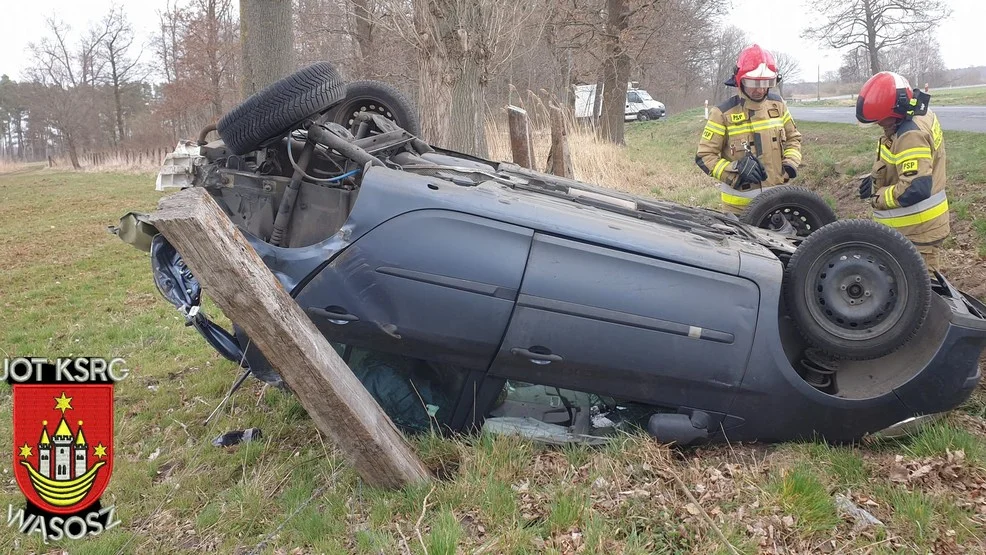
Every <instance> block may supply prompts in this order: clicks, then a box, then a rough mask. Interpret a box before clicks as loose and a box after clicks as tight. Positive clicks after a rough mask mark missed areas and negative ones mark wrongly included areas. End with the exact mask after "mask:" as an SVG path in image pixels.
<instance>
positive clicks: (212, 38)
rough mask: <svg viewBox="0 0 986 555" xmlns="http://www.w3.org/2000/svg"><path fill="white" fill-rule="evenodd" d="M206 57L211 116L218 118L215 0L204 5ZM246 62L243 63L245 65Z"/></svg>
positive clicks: (220, 111) (219, 76)
mask: <svg viewBox="0 0 986 555" xmlns="http://www.w3.org/2000/svg"><path fill="white" fill-rule="evenodd" d="M206 25H207V29H206V32H207V36H206V57H207V58H208V61H209V84H210V88H209V97H210V101H211V103H212V117H213V119H215V120H218V119H219V118H220V117H221V116H222V115H223V94H222V89H221V88H220V84H221V83H222V73H221V72H220V70H219V20H218V18H217V16H216V0H209V3H208V5H207V7H206ZM246 65H247V64H244V66H246Z"/></svg>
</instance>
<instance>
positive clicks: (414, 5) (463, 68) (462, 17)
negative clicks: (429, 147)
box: [386, 0, 544, 156]
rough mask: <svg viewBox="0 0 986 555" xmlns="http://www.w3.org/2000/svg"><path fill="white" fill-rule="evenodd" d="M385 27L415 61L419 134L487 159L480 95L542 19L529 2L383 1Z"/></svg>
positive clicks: (538, 28) (483, 95)
mask: <svg viewBox="0 0 986 555" xmlns="http://www.w3.org/2000/svg"><path fill="white" fill-rule="evenodd" d="M386 1H387V3H386V9H387V12H388V13H389V16H390V18H391V19H390V21H391V23H388V28H389V30H391V31H392V32H396V33H399V34H400V36H401V37H403V38H404V40H405V41H407V43H408V44H409V45H410V46H411V47H412V48H414V52H415V55H416V57H417V60H418V71H419V76H418V106H419V109H420V112H421V114H420V115H421V118H420V119H421V131H422V134H423V135H424V137H425V138H426V139H427V140H428V141H430V142H432V143H434V144H437V145H441V146H445V147H447V148H451V149H454V150H459V151H462V152H467V153H470V154H476V155H480V156H485V155H486V153H487V144H486V132H485V116H486V109H487V101H486V89H487V87H488V86H489V84H490V82H491V80H492V79H493V77H494V76H495V75H497V74H498V73H499V72H500V71H501V70H502V69H503V68H504V67H506V66H507V64H508V63H509V62H510V61H511V60H512V59H513V58H514V57H515V56H516V54H517V52H516V50H515V46H516V45H517V44H518V43H521V42H522V41H521V40H520V38H521V37H522V36H524V34H526V33H534V34H536V35H540V34H541V30H542V29H543V25H544V24H543V14H542V12H541V10H540V6H539V4H538V3H537V2H530V1H528V0H412V1H411V6H410V10H408V9H407V5H406V4H405V3H404V2H403V1H402V0H386Z"/></svg>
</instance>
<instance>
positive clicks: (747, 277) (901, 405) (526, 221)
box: [241, 168, 986, 441]
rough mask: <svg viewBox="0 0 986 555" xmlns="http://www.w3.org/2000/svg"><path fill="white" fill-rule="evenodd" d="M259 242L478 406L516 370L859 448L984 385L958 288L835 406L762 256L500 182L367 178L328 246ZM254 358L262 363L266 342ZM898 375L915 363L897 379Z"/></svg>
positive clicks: (856, 373) (331, 332) (317, 298)
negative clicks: (804, 362)
mask: <svg viewBox="0 0 986 555" xmlns="http://www.w3.org/2000/svg"><path fill="white" fill-rule="evenodd" d="M641 202H644V201H643V200H641ZM250 240H251V243H252V244H253V246H254V247H255V248H256V249H257V251H258V253H260V255H261V257H262V258H263V260H264V261H265V263H267V264H268V266H270V267H271V269H272V271H274V273H275V275H277V277H278V278H279V279H280V280H281V281H282V283H283V284H284V285H285V287H286V288H288V290H291V291H292V294H293V295H294V296H295V297H296V298H297V300H298V302H299V304H300V305H301V306H302V307H303V308H305V309H310V311H309V313H310V314H312V319H313V321H314V322H315V323H316V324H317V325H318V326H319V328H320V329H321V330H322V331H323V333H325V335H326V336H327V337H328V338H329V339H330V340H333V341H340V342H350V343H353V344H358V345H367V346H372V347H373V348H375V349H381V350H384V351H389V352H398V353H405V354H409V355H419V356H427V357H428V358H432V359H434V358H435V357H436V356H437V357H439V358H442V359H444V360H445V361H447V362H452V363H455V364H459V365H461V366H462V367H463V370H464V371H468V372H470V374H471V376H472V377H471V379H470V381H469V384H468V386H467V387H468V388H470V391H473V392H474V391H477V390H480V391H482V392H483V393H481V394H480V395H478V397H474V396H473V395H471V394H469V395H466V394H464V395H463V398H464V399H466V398H467V397H468V400H470V402H471V399H473V398H478V399H479V402H480V403H482V404H488V403H489V402H491V401H492V396H491V393H490V392H491V391H494V392H495V391H496V387H497V386H498V385H502V380H503V379H504V378H506V377H510V378H517V379H522V380H524V381H531V382H542V383H546V384H552V385H558V386H564V387H567V388H571V389H576V390H584V391H592V392H598V393H602V394H610V395H614V396H618V397H621V398H626V399H632V400H638V401H641V402H645V403H651V404H653V405H655V406H659V407H662V408H663V409H664V410H668V411H672V412H674V411H678V412H682V413H685V414H690V413H691V412H692V411H702V412H704V413H706V414H708V415H709V416H710V417H711V421H710V425H709V432H710V434H712V435H713V436H718V437H720V438H721V437H723V436H725V437H728V438H729V439H732V440H787V439H794V438H807V437H812V436H814V435H819V436H822V437H824V438H825V439H827V440H830V441H843V440H853V439H858V438H859V437H861V436H862V435H864V434H866V433H869V432H874V431H877V430H880V429H882V428H885V427H886V426H889V425H891V424H893V423H895V422H899V421H901V420H904V419H906V418H908V417H910V416H914V415H917V414H921V413H930V412H937V411H941V410H947V409H950V408H952V407H954V406H955V405H957V404H958V403H959V402H961V401H962V400H963V399H965V398H966V397H968V395H969V394H970V393H971V391H972V389H973V388H974V387H975V385H976V383H977V382H978V379H979V374H978V357H979V354H980V353H981V352H982V349H983V348H984V345H986V323H984V321H983V319H982V318H980V317H977V316H974V315H972V314H970V312H969V310H968V307H967V306H966V305H965V303H963V302H962V301H961V300H960V299H958V298H955V297H956V295H954V293H955V292H954V291H953V296H952V297H949V295H948V293H945V294H944V295H942V296H939V295H934V296H933V300H934V302H933V305H932V309H931V313H930V315H929V318H928V322H927V323H926V324H925V329H923V330H922V331H921V337H922V339H920V340H916V341H912V342H911V343H910V344H909V345H908V346H906V347H905V348H904V349H903V350H901V351H899V352H898V353H894V354H892V355H888V356H887V357H884V358H882V359H876V360H870V361H865V362H857V363H851V364H849V365H848V366H847V368H848V369H849V372H848V374H846V376H847V377H846V380H847V383H849V384H850V386H851V387H849V388H844V391H843V393H841V394H840V396H833V395H828V394H826V393H823V392H821V391H818V390H817V389H815V388H814V387H812V386H811V385H809V384H807V383H806V382H805V381H804V380H803V379H802V378H801V376H800V375H799V374H798V373H797V371H795V369H794V367H793V363H794V362H796V360H797V357H798V356H800V355H799V353H800V352H801V350H802V349H803V348H804V344H803V343H802V342H801V340H800V338H799V337H798V336H796V335H795V333H793V332H792V331H791V330H793V329H794V326H793V324H792V323H790V322H786V321H784V320H785V317H784V316H783V315H784V314H785V310H784V308H783V306H782V305H781V283H782V273H783V268H782V264H781V263H780V261H779V260H778V259H777V257H775V256H774V255H773V254H772V253H771V252H770V251H769V250H767V249H766V248H764V247H763V246H761V245H759V244H757V243H755V242H753V241H750V240H747V239H743V238H741V237H737V236H730V235H728V234H719V235H718V237H716V236H714V235H713V236H710V234H707V233H693V232H691V231H688V230H683V229H680V228H676V227H674V226H667V225H662V224H657V223H653V222H647V221H642V220H639V219H636V218H633V217H630V216H627V215H623V214H618V213H615V212H612V211H608V210H604V209H601V208H596V207H591V206H584V205H580V204H576V203H573V202H572V201H570V200H565V199H559V198H554V197H551V196H548V195H544V194H537V193H534V192H528V191H522V190H517V189H515V188H511V187H509V186H507V185H504V184H500V183H497V182H495V181H492V180H491V181H487V182H484V183H482V184H480V185H478V186H462V185H456V184H453V183H452V182H450V181H445V180H441V179H436V178H434V177H427V176H421V175H415V174H411V173H408V172H400V171H395V170H391V169H387V168H371V169H369V170H368V171H367V173H366V175H365V176H364V178H363V181H362V186H361V188H360V189H359V194H358V197H357V198H356V202H355V205H354V207H353V211H352V213H351V214H350V215H349V218H348V219H347V220H346V223H345V224H344V225H343V226H342V227H341V228H340V229H339V231H338V232H337V233H336V234H335V235H333V236H332V237H330V238H329V239H327V240H325V241H323V242H321V243H318V244H315V245H312V246H310V247H305V248H299V249H283V248H276V247H271V246H270V245H268V244H266V243H264V242H262V241H260V240H259V239H257V238H256V237H251V238H250ZM313 311H314V312H313ZM332 313H337V314H345V315H347V318H348V320H346V319H344V320H340V322H342V323H339V322H336V323H333V322H332V321H331V320H333V318H332V317H331V316H332ZM353 318H355V320H354V319H353ZM243 340H244V339H243V338H241V342H242V341H243ZM532 354H533V355H537V356H536V357H534V358H535V360H536V361H535V362H532V358H531V355H532ZM248 360H249V361H250V364H251V366H254V365H262V364H263V360H262V357H260V355H259V354H257V353H256V352H255V350H251V351H250V354H248ZM546 361H547V363H545V362H546ZM886 365H895V368H899V371H897V372H893V373H891V375H892V377H893V379H894V380H895V381H893V382H892V383H889V382H887V379H888V378H887V377H886V376H887V375H888V374H887V373H885V372H884V373H880V372H878V371H877V370H878V369H880V368H882V367H885V366H886ZM483 376H485V379H484V378H483ZM881 380H882V381H881ZM487 408H488V407H487V406H478V407H466V408H463V407H462V406H461V404H460V406H459V407H458V409H457V411H456V412H457V414H459V415H460V416H463V415H464V414H465V413H466V412H471V413H473V414H482V413H484V412H485V410H486V409H487ZM462 422H464V420H463V421H462Z"/></svg>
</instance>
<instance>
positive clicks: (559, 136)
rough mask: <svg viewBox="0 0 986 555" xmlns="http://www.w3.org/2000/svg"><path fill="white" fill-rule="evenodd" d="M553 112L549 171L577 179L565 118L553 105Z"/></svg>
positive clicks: (557, 107) (559, 109)
mask: <svg viewBox="0 0 986 555" xmlns="http://www.w3.org/2000/svg"><path fill="white" fill-rule="evenodd" d="M549 110H550V111H551V151H550V152H549V154H548V171H549V172H550V173H553V174H555V175H559V176H561V177H567V178H569V179H574V178H575V172H574V171H573V169H572V153H571V151H569V148H568V131H567V130H566V129H565V117H564V114H563V113H562V110H561V108H560V107H559V106H556V105H554V104H552V105H551V106H550V107H549Z"/></svg>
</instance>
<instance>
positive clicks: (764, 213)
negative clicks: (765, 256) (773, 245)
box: [740, 185, 838, 237]
mask: <svg viewBox="0 0 986 555" xmlns="http://www.w3.org/2000/svg"><path fill="white" fill-rule="evenodd" d="M836 220H838V217H837V216H836V215H835V211H834V210H832V207H830V206H829V205H828V203H827V202H825V199H823V198H822V197H821V196H819V195H818V193H816V192H814V191H810V190H808V189H805V188H804V187H797V186H794V185H781V186H778V187H770V188H767V189H765V190H764V191H763V192H762V193H760V194H759V195H757V197H756V198H754V199H753V201H752V202H751V203H750V204H749V205H748V206H747V207H746V209H745V210H744V211H743V213H742V214H741V215H740V221H742V222H744V223H747V224H750V225H752V226H756V227H761V228H764V229H770V230H773V231H787V232H789V233H797V235H798V236H800V237H807V236H808V235H810V234H812V233H814V232H815V231H816V230H818V229H819V228H820V227H822V226H824V225H827V224H830V223H832V222H834V221H836Z"/></svg>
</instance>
